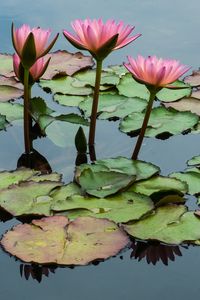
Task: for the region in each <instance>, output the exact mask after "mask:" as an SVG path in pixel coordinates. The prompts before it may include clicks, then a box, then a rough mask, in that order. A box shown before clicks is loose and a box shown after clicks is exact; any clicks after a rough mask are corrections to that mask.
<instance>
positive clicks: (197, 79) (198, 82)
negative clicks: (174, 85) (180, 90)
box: [184, 70, 200, 87]
mask: <svg viewBox="0 0 200 300" xmlns="http://www.w3.org/2000/svg"><path fill="white" fill-rule="evenodd" d="M184 82H185V83H189V84H190V85H191V86H193V87H195V86H200V71H199V70H197V71H193V72H192V75H189V76H186V77H185V78H184Z"/></svg>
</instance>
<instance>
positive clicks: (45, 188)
mask: <svg viewBox="0 0 200 300" xmlns="http://www.w3.org/2000/svg"><path fill="white" fill-rule="evenodd" d="M60 185H61V183H60V182H58V181H56V182H55V181H45V180H42V181H40V182H37V181H27V182H21V183H19V184H18V185H12V186H11V187H10V188H8V189H3V190H1V191H0V207H1V208H3V209H4V210H5V211H7V212H8V213H10V214H11V215H13V216H22V215H41V216H49V215H51V210H50V207H51V201H52V198H51V197H50V196H49V194H50V192H51V191H52V190H53V189H54V188H55V187H57V186H60Z"/></svg>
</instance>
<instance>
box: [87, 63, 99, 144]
mask: <svg viewBox="0 0 200 300" xmlns="http://www.w3.org/2000/svg"><path fill="white" fill-rule="evenodd" d="M101 71H102V60H97V68H96V80H95V88H94V96H93V102H92V112H91V121H90V131H89V146H90V147H92V146H94V140H95V130H96V118H97V109H98V100H99V88H100V82H101Z"/></svg>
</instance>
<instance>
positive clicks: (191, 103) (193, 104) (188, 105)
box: [164, 98, 200, 116]
mask: <svg viewBox="0 0 200 300" xmlns="http://www.w3.org/2000/svg"><path fill="white" fill-rule="evenodd" d="M164 106H165V107H166V108H168V107H172V108H174V109H176V110H178V111H190V112H192V113H195V114H196V115H198V116H200V101H199V100H197V99H194V98H184V99H182V100H180V101H176V102H169V103H164Z"/></svg>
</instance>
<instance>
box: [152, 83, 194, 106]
mask: <svg viewBox="0 0 200 300" xmlns="http://www.w3.org/2000/svg"><path fill="white" fill-rule="evenodd" d="M171 86H173V87H174V88H164V89H162V90H161V91H160V92H158V93H157V94H156V98H158V99H159V100H160V101H162V102H172V101H177V100H179V99H181V98H183V97H189V96H190V95H191V92H192V89H191V86H190V85H189V84H186V83H184V82H183V81H180V80H177V81H175V82H174V83H172V84H171ZM176 87H177V89H176Z"/></svg>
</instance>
